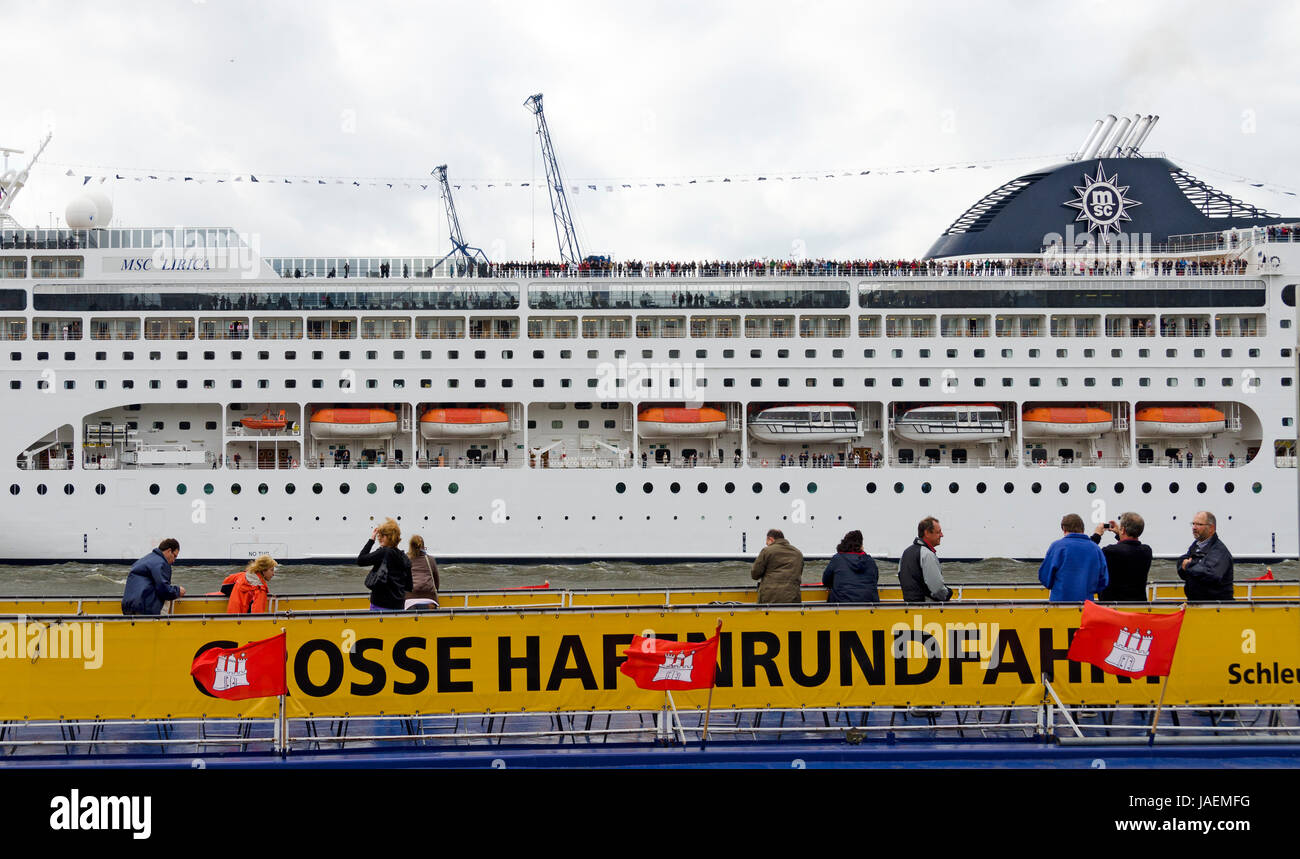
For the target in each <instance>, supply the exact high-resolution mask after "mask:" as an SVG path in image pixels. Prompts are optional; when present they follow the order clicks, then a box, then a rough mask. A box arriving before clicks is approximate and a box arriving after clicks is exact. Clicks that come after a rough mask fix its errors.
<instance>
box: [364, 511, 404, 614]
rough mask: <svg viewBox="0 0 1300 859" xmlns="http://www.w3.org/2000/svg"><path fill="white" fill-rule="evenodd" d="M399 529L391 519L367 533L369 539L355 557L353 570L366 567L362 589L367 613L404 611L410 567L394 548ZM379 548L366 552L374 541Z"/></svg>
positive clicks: (400, 553)
mask: <svg viewBox="0 0 1300 859" xmlns="http://www.w3.org/2000/svg"><path fill="white" fill-rule="evenodd" d="M401 539H402V529H401V528H400V527H399V526H398V524H397V523H396V522H395V521H393V520H392V519H386V520H384V523H383V524H382V525H380V526H379V527H377V528H375V530H373V531H371V532H370V539H369V540H367V541H366V544H365V545H364V546H362V547H361V553H360V554H359V555H357V566H359V567H364V566H367V565H368V566H369V567H370V573H369V575H367V576H366V587H367V588H369V589H370V610H371V611H383V610H388V611H401V610H402V609H404V608H405V607H406V592H407V591H409V590H411V564H410V561H408V560H407V558H406V555H405V554H403V553H402V552H401V550H399V549H398V548H397V544H398V543H399V542H400V541H401ZM376 540H377V541H378V542H379V548H377V549H375V550H374V551H373V552H372V551H370V549H371V547H372V546H374V544H375V541H376Z"/></svg>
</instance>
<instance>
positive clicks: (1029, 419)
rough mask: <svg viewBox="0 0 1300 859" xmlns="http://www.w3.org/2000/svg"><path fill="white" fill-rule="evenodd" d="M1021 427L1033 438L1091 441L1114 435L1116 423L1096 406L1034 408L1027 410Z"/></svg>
mask: <svg viewBox="0 0 1300 859" xmlns="http://www.w3.org/2000/svg"><path fill="white" fill-rule="evenodd" d="M1021 426H1022V427H1023V429H1024V434H1025V435H1026V436H1027V437H1030V438H1087V437H1089V436H1095V435H1101V434H1102V433H1104V432H1110V431H1111V430H1112V429H1113V428H1114V426H1115V421H1114V418H1113V416H1112V415H1111V413H1110V412H1108V411H1106V410H1105V409H1099V408H1097V407H1096V406H1034V407H1032V408H1027V409H1025V410H1024V412H1023V414H1022V416H1021Z"/></svg>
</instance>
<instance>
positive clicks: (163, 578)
mask: <svg viewBox="0 0 1300 859" xmlns="http://www.w3.org/2000/svg"><path fill="white" fill-rule="evenodd" d="M180 553H181V544H180V543H179V542H178V541H176V540H175V539H173V538H171V537H168V538H167V539H166V540H163V541H162V542H161V543H159V544H158V548H156V549H154V550H153V551H152V552H150V553H149V554H147V555H145V556H144V557H143V558H141V559H140V560H138V561H136V562H135V564H134V566H132V567H131V572H130V573H129V574H128V575H127V577H126V589H125V590H124V591H123V592H122V614H127V615H134V614H151V615H159V614H162V607H163V603H165V602H167V601H169V600H174V599H177V598H178V597H183V596H185V588H183V587H181V586H180V585H173V584H172V564H174V563H176V556H177V555H179V554H180Z"/></svg>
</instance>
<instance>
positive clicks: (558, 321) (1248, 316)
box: [0, 290, 1290, 340]
mask: <svg viewBox="0 0 1300 859" xmlns="http://www.w3.org/2000/svg"><path fill="white" fill-rule="evenodd" d="M4 292H5V291H4V290H0V303H2V299H3V296H4ZM9 292H13V290H10V291H9ZM6 309H7V310H15V309H21V308H19V307H12V306H10V307H0V310H6ZM1266 320H1267V317H1266V316H1265V314H1262V313H1177V314H1159V315H1157V314H1107V315H1105V316H1102V315H1100V314H1083V313H1073V314H1051V315H1021V314H998V315H996V316H992V317H990V316H986V315H979V314H974V315H972V314H961V315H955V314H954V315H941V316H938V317H935V316H920V315H887V316H885V317H884V318H883V320H882V318H881V317H880V316H859V317H858V322H857V326H858V337H859V338H878V337H880V336H882V333H883V335H884V336H885V337H887V338H927V339H928V338H933V337H935V336H940V337H944V338H985V337H989V336H995V337H1019V338H1037V337H1057V338H1061V337H1067V338H1091V337H1101V336H1105V337H1112V338H1116V337H1118V338H1147V337H1156V336H1159V337H1176V338H1206V337H1210V336H1215V337H1234V338H1236V337H1262V336H1264V335H1266V334H1267V333H1268V332H1267V322H1266ZM882 321H883V325H882ZM1280 321H1281V322H1282V323H1287V322H1289V321H1290V320H1280ZM1282 327H1289V326H1287V325H1285V324H1284V325H1283V326H1282ZM27 328H28V321H27V319H25V318H21V317H9V318H0V339H4V340H23V339H26V336H27ZM850 330H851V329H850V317H848V316H811V315H805V316H772V315H766V316H745V317H740V316H710V317H687V316H638V317H635V319H634V318H633V317H630V316H628V317H616V316H614V317H583V318H580V317H576V316H574V317H562V316H541V317H539V316H531V317H529V318H528V322H527V335H528V337H529V338H530V339H561V340H565V339H576V338H578V337H579V336H581V337H582V338H583V339H627V338H631V337H633V336H635V337H637V338H643V339H649V338H667V339H671V338H685V337H688V336H689V337H693V338H739V337H742V336H743V337H745V338H750V339H783V338H793V337H796V336H797V337H805V338H845V337H848V336H849V335H850ZM519 333H520V331H519V320H518V319H517V318H513V317H474V316H471V317H469V318H468V320H467V319H466V318H465V317H461V316H447V317H437V316H417V317H415V318H414V320H412V318H410V317H388V316H385V317H365V316H362V317H355V316H346V317H344V316H340V317H308V318H307V319H306V320H305V321H304V320H303V319H302V318H298V317H256V316H254V317H246V316H212V317H208V316H200V317H197V319H196V318H195V317H174V316H163V317H148V316H146V317H144V318H143V320H142V319H140V318H132V317H122V318H114V317H92V318H91V319H90V320H89V321H86V320H83V319H80V318H71V317H40V316H37V317H34V318H33V319H32V320H31V336H32V339H33V340H81V339H83V338H85V337H89V339H91V340H137V339H140V337H141V335H142V334H143V337H144V339H146V340H194V339H198V340H248V339H254V340H300V339H302V338H303V337H304V335H305V336H306V338H307V339H308V340H356V339H361V340H406V339H410V338H411V337H412V336H414V338H415V339H417V340H429V339H434V340H450V339H464V338H465V337H466V336H468V338H469V339H471V340H484V339H517V338H518V337H519Z"/></svg>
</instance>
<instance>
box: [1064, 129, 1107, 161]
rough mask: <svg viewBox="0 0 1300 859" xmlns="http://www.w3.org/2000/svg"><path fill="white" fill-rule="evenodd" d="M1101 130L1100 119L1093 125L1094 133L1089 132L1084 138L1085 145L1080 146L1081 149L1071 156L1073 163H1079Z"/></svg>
mask: <svg viewBox="0 0 1300 859" xmlns="http://www.w3.org/2000/svg"><path fill="white" fill-rule="evenodd" d="M1100 130H1101V120H1100V119H1099V120H1097V121H1096V122H1094V123H1093V124H1092V131H1089V132H1088V136H1087V137H1085V138H1083V143H1081V144H1079V148H1078V149H1076V150H1075V152H1074V154H1073V155H1071V156H1070V160H1071V161H1078V160H1079V159H1080V158H1082V157H1083V153H1084V152H1086V151H1087V150H1088V146H1089V145H1090V144H1091V143H1092V139H1093V138H1094V137H1096V136H1097V132H1098V131H1100Z"/></svg>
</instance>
